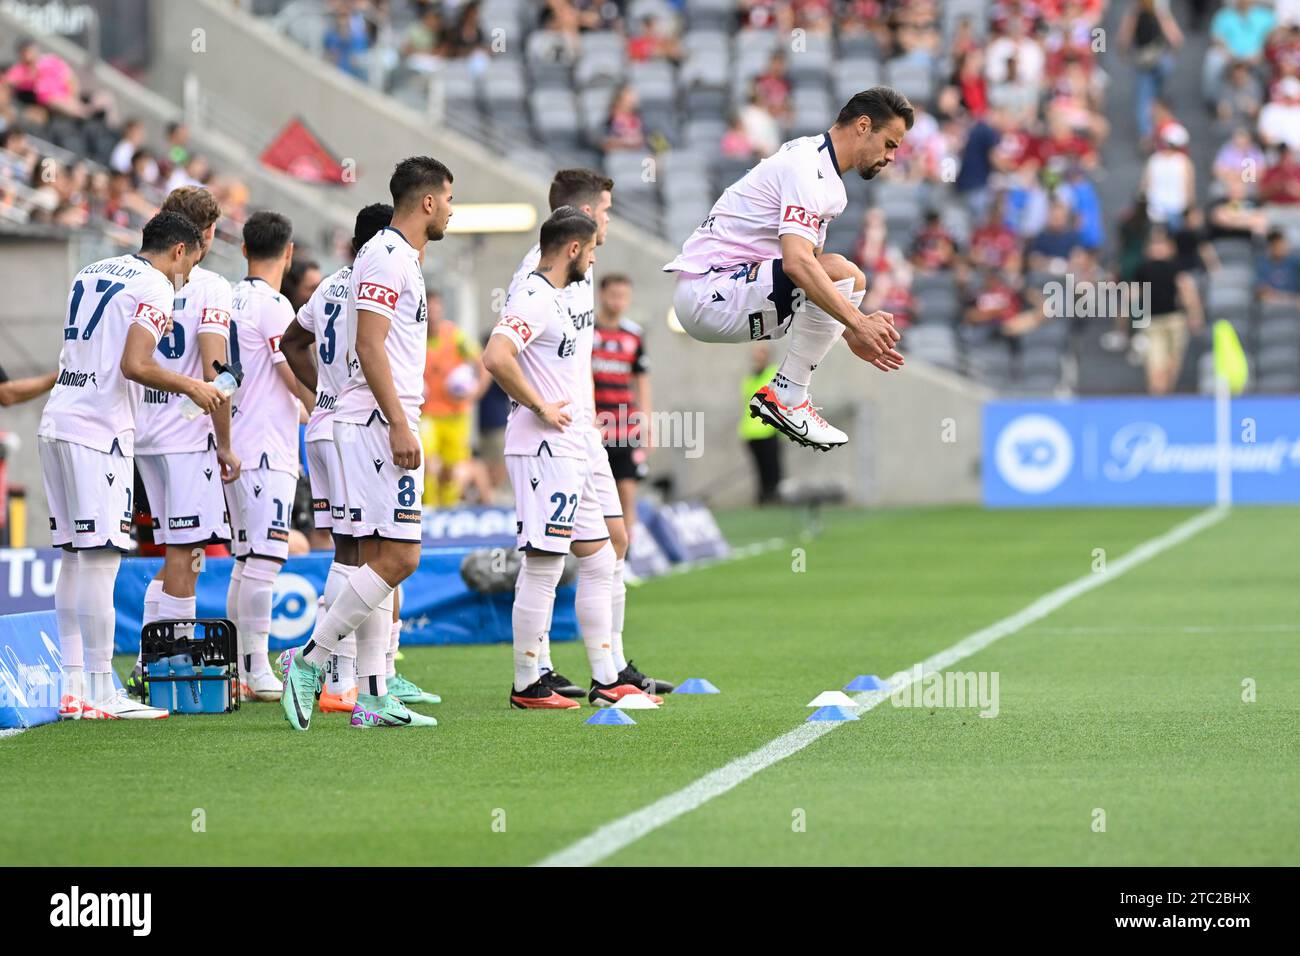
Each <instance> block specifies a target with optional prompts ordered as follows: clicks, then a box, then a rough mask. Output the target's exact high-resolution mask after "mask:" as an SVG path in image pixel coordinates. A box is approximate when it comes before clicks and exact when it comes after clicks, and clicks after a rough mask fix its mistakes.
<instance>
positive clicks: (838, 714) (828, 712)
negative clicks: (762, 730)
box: [587, 704, 858, 723]
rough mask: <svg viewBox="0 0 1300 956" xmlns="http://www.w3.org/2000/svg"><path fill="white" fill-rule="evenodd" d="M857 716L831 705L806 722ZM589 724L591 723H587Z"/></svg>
mask: <svg viewBox="0 0 1300 956" xmlns="http://www.w3.org/2000/svg"><path fill="white" fill-rule="evenodd" d="M857 719H858V715H857V714H855V713H854V712H853V711H851V710H846V709H845V708H843V707H838V706H836V705H834V704H832V705H831V706H829V707H818V708H817V709H816V710H814V711H813V712H812V713H811V714H809V715H808V721H814V720H857ZM587 723H591V721H587Z"/></svg>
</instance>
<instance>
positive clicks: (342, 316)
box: [298, 265, 356, 441]
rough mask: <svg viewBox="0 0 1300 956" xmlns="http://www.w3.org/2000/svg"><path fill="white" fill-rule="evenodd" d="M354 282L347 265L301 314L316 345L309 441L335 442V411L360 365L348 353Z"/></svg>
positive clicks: (322, 286) (326, 282)
mask: <svg viewBox="0 0 1300 956" xmlns="http://www.w3.org/2000/svg"><path fill="white" fill-rule="evenodd" d="M351 281H352V266H350V265H346V266H344V267H343V268H342V269H339V270H338V271H337V272H334V273H331V274H330V275H329V276H328V277H327V278H326V279H325V280H324V281H323V282H322V283H321V284H320V285H318V286H317V287H316V291H315V292H313V293H312V294H311V298H310V299H308V300H307V301H306V302H305V303H304V304H303V307H302V308H301V309H299V310H298V324H299V325H300V326H302V328H304V329H305V330H306V331H308V332H311V333H312V335H313V337H314V338H315V341H316V406H315V408H313V409H312V413H311V420H310V421H308V422H307V436H306V440H307V441H320V440H329V439H332V438H333V433H332V432H331V430H330V429H331V426H332V423H333V420H334V408H335V406H336V405H337V404H338V400H339V395H340V394H341V393H342V392H343V387H344V386H345V385H346V384H347V381H348V375H349V372H350V371H351V366H352V365H354V364H355V363H356V359H355V358H351V359H350V360H349V352H348V315H347V312H348V303H349V301H350V300H351V296H352V293H351Z"/></svg>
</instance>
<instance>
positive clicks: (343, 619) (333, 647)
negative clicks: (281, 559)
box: [302, 564, 393, 671]
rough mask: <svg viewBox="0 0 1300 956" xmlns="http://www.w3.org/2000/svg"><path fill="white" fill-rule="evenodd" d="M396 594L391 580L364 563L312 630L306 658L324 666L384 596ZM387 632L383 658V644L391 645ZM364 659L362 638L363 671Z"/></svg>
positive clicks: (306, 647) (359, 646) (390, 607)
mask: <svg viewBox="0 0 1300 956" xmlns="http://www.w3.org/2000/svg"><path fill="white" fill-rule="evenodd" d="M392 593H393V589H392V587H391V586H390V585H389V583H388V582H387V581H385V580H384V579H383V578H381V577H380V576H379V575H378V574H376V573H375V571H374V569H373V568H371V567H370V565H368V564H363V565H362V566H361V567H359V568H357V569H356V570H355V571H353V572H352V574H351V575H350V576H349V577H348V580H347V584H346V586H344V588H343V590H342V592H341V593H340V594H339V597H338V600H337V601H335V602H334V603H333V604H331V605H330V609H329V611H328V612H327V613H326V615H325V617H324V618H323V619H322V620H321V621H320V623H318V624H317V625H316V629H315V630H314V631H312V635H311V640H309V641H308V642H307V645H306V646H305V647H304V648H303V650H302V654H303V659H304V660H306V661H307V662H308V663H311V664H315V665H316V666H317V667H320V666H322V665H323V664H324V663H325V661H326V659H327V658H328V657H329V656H330V655H331V654H335V653H337V652H338V648H339V644H340V642H341V641H342V640H343V639H344V638H345V637H347V636H348V635H349V634H351V633H352V632H353V631H355V630H356V629H357V626H358V625H360V623H361V622H362V621H364V620H365V619H366V618H368V617H369V616H370V615H371V613H372V612H373V611H374V610H375V608H377V607H379V605H380V604H381V603H383V601H384V599H385V598H387V597H388V596H389V595H391V594H392ZM392 617H393V614H392V605H391V604H390V605H389V613H388V618H389V621H390V622H391V621H392ZM387 635H388V630H387V628H385V630H384V637H385V642H384V644H383V645H381V648H380V654H381V660H382V653H383V647H386V646H387ZM358 637H359V635H358ZM360 660H361V641H360V640H359V639H358V641H357V661H358V671H360Z"/></svg>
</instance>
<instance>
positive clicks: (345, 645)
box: [316, 561, 357, 694]
mask: <svg viewBox="0 0 1300 956" xmlns="http://www.w3.org/2000/svg"><path fill="white" fill-rule="evenodd" d="M355 570H356V566H355V565H351V564H339V563H338V562H337V561H331V562H330V569H329V573H328V574H327V575H326V576H325V589H324V591H323V592H322V593H321V601H320V606H319V607H318V608H317V611H316V625H317V626H318V627H319V626H320V622H321V621H322V620H323V619H324V617H325V615H326V614H328V613H329V609H330V605H332V604H333V603H334V602H335V601H337V600H338V599H339V595H340V594H342V593H343V588H344V587H346V586H347V583H348V578H349V577H351V576H352V572H353V571H355ZM356 685H357V635H356V633H355V632H353V633H351V634H349V635H348V636H347V637H345V638H343V640H341V641H339V647H338V651H337V652H336V653H334V654H331V655H330V666H329V669H328V671H327V672H326V686H327V689H328V690H329V692H330V693H331V694H345V693H347V692H348V691H349V690H351V689H352V688H353V687H355V686H356Z"/></svg>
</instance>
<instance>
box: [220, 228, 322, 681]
mask: <svg viewBox="0 0 1300 956" xmlns="http://www.w3.org/2000/svg"><path fill="white" fill-rule="evenodd" d="M244 256H245V258H246V259H247V260H248V276H247V277H245V278H244V279H241V280H240V281H239V282H238V283H237V284H236V285H235V289H234V302H233V307H232V309H231V317H230V352H231V357H232V358H234V359H235V360H236V361H238V362H239V363H240V365H241V366H242V367H243V369H244V381H243V384H242V385H240V387H239V391H238V392H236V393H235V398H234V409H233V411H232V412H231V437H232V443H233V446H234V450H235V454H237V455H238V456H239V460H240V464H241V468H242V471H241V472H240V475H239V478H238V480H237V481H235V482H233V483H232V484H230V485H228V486H227V488H226V493H227V500H228V502H229V505H230V525H231V530H232V531H233V532H234V535H235V542H234V544H235V547H234V552H235V567H234V569H233V570H232V571H231V575H230V588H229V590H228V591H227V593H226V613H227V614H228V615H229V617H230V619H231V620H233V621H234V622H235V623H236V625H237V627H238V629H239V645H240V649H239V654H240V662H239V670H240V679H241V680H242V681H243V682H244V686H243V688H242V690H243V691H244V692H245V693H247V694H248V695H249V696H251V697H253V698H255V699H258V700H279V699H280V692H281V685H280V682H279V680H277V679H276V677H275V674H274V673H272V671H271V662H270V661H269V660H268V659H267V656H266V652H267V643H268V639H269V636H270V632H271V598H272V589H273V587H274V584H275V578H276V576H277V575H278V574H279V573H280V567H281V566H282V565H283V564H284V561H285V559H286V558H287V557H288V556H289V523H290V516H291V514H292V512H293V496H294V491H295V490H296V488H297V485H298V419H299V414H300V405H299V402H300V401H302V402H305V403H307V404H310V403H311V402H312V400H313V399H314V396H311V395H310V394H309V393H308V392H307V390H306V389H304V388H302V386H301V385H299V384H298V381H297V379H296V378H294V375H293V372H292V371H291V370H290V369H289V366H288V364H287V363H286V362H285V358H284V355H283V354H281V352H280V339H281V338H282V337H283V335H284V330H285V328H286V327H288V325H289V323H290V322H292V321H293V307H292V306H291V305H290V304H289V300H288V299H286V298H285V297H284V296H283V295H281V294H280V283H281V281H283V279H284V273H285V270H286V269H288V267H289V263H290V262H291V261H292V260H293V226H292V224H291V223H290V222H289V220H288V219H286V218H285V217H284V216H281V215H280V214H279V213H274V212H266V211H259V212H255V213H253V215H251V216H249V217H248V221H247V222H246V223H245V224H244Z"/></svg>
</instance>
